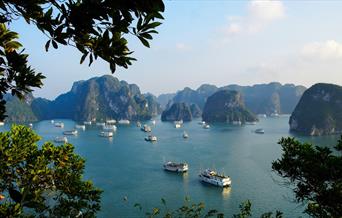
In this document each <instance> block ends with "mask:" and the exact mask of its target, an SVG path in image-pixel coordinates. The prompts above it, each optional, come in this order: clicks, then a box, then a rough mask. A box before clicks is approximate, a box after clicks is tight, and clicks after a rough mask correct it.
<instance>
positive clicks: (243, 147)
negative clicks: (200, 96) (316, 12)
mask: <svg viewBox="0 0 342 218" xmlns="http://www.w3.org/2000/svg"><path fill="white" fill-rule="evenodd" d="M288 118H289V117H288V116H283V117H280V118H265V119H261V121H260V122H259V123H258V124H257V125H246V126H232V125H228V124H212V125H211V128H210V129H203V128H201V126H200V125H198V121H193V122H189V123H185V124H184V126H183V127H182V128H180V129H176V128H174V126H173V124H172V123H162V122H161V121H160V120H157V124H156V126H155V127H153V134H154V135H156V136H157V137H158V142H157V143H150V142H146V141H144V137H145V136H146V133H144V132H142V131H140V130H139V128H138V127H136V126H135V125H134V124H132V125H129V126H122V125H121V126H118V130H117V132H116V133H115V135H114V137H113V138H112V139H107V138H101V137H99V136H98V133H99V128H97V127H95V126H92V127H90V128H88V129H87V130H86V131H79V134H78V136H70V137H68V140H69V142H70V143H72V144H73V145H74V146H75V147H76V152H77V153H78V154H80V155H81V156H83V157H84V158H86V160H87V162H86V170H85V171H86V173H85V177H86V178H87V179H91V180H93V181H94V183H95V185H96V186H97V187H99V188H101V189H103V190H104V193H103V196H102V211H101V212H100V213H99V214H98V216H99V217H141V216H143V213H142V212H140V211H139V210H138V209H136V208H134V207H133V205H134V204H135V203H140V204H141V205H142V207H143V210H145V211H146V210H151V209H152V207H157V206H161V201H160V199H161V198H164V199H165V200H166V202H167V205H168V207H169V208H171V209H172V208H178V207H179V206H181V205H182V203H183V200H184V198H185V197H186V196H189V197H190V198H191V200H192V201H193V202H205V204H206V207H208V208H215V209H217V210H219V211H221V212H224V213H225V214H226V215H227V217H231V215H232V214H235V213H237V212H238V207H239V204H240V203H241V202H243V201H245V200H247V199H249V200H251V201H252V203H253V211H254V215H259V214H261V213H262V212H267V211H271V210H272V211H275V210H277V209H278V210H281V211H283V212H284V214H285V217H298V216H304V217H305V215H304V214H302V211H303V207H302V206H300V205H298V204H295V203H293V202H292V200H293V195H292V192H291V190H290V189H289V188H288V187H286V186H284V185H282V183H281V182H282V180H281V179H280V178H279V177H277V176H276V175H275V174H274V173H273V172H272V170H271V163H272V161H274V160H276V159H277V158H279V157H280V154H281V150H280V146H279V145H278V144H277V141H278V140H279V139H280V138H281V137H282V136H289V135H290V134H289V132H288ZM62 121H63V122H64V124H65V126H64V129H60V128H56V127H54V126H53V124H51V123H50V121H42V122H38V123H34V124H33V125H34V127H33V129H34V130H35V131H36V132H37V133H38V134H39V135H41V136H42V137H43V139H42V141H45V140H53V138H54V137H55V136H58V135H61V134H62V131H64V130H70V129H72V128H73V127H74V125H75V123H74V122H73V121H70V120H62ZM8 128H9V125H5V127H0V131H3V130H6V129H8ZM256 128H263V129H265V134H264V135H260V134H255V133H253V130H255V129H256ZM184 130H186V131H187V133H188V134H189V136H190V138H189V139H183V137H182V133H183V131H184ZM299 138H300V139H301V140H306V141H311V142H314V143H317V144H320V145H331V147H332V146H333V145H334V144H336V141H337V139H338V137H337V136H327V137H299ZM168 160H172V161H186V162H187V163H188V164H189V166H190V170H189V172H188V173H186V174H184V175H181V174H174V173H168V172H165V171H163V170H162V164H163V162H165V161H168ZM208 167H209V168H214V169H216V170H217V171H220V172H224V173H225V174H226V175H229V176H230V177H231V179H232V187H231V188H228V189H227V188H226V189H222V188H217V187H213V186H209V185H205V184H203V183H201V182H199V180H198V176H197V175H198V173H199V172H200V171H201V170H204V169H205V168H208ZM125 197H126V198H127V201H124V200H123V199H124V198H125Z"/></svg>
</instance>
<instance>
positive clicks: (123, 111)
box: [32, 75, 160, 121]
mask: <svg viewBox="0 0 342 218" xmlns="http://www.w3.org/2000/svg"><path fill="white" fill-rule="evenodd" d="M32 109H33V112H34V113H35V114H36V116H37V117H38V118H39V119H53V118H66V119H73V120H77V121H84V120H94V119H96V120H105V119H109V118H110V119H129V120H146V119H151V118H152V117H153V116H155V115H157V114H158V113H159V112H160V106H159V104H158V103H157V102H156V99H155V97H154V96H152V95H149V94H147V95H146V96H145V95H143V94H141V92H140V90H139V87H138V86H137V85H135V84H128V83H127V82H125V81H119V80H118V79H117V78H115V77H112V76H109V75H106V76H102V77H95V78H92V79H89V80H87V81H78V82H75V83H74V85H73V87H72V89H71V90H70V91H69V92H68V93H65V94H62V95H60V96H58V97H57V98H56V99H55V100H54V101H49V100H46V99H42V98H38V99H35V100H34V101H33V102H32Z"/></svg>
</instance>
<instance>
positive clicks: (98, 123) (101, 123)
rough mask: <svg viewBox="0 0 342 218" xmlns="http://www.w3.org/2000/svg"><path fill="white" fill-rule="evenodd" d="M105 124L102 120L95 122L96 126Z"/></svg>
mask: <svg viewBox="0 0 342 218" xmlns="http://www.w3.org/2000/svg"><path fill="white" fill-rule="evenodd" d="M105 125H106V123H104V122H97V123H96V126H105Z"/></svg>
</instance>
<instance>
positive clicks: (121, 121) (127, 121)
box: [118, 120, 131, 125]
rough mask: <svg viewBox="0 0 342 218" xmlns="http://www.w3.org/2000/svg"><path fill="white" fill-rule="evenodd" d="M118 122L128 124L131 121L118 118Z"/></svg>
mask: <svg viewBox="0 0 342 218" xmlns="http://www.w3.org/2000/svg"><path fill="white" fill-rule="evenodd" d="M118 123H119V124H124V125H128V124H130V123H131V122H130V121H129V120H119V122H118Z"/></svg>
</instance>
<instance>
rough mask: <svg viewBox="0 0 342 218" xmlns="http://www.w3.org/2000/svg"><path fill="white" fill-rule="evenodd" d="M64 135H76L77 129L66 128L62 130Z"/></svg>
mask: <svg viewBox="0 0 342 218" xmlns="http://www.w3.org/2000/svg"><path fill="white" fill-rule="evenodd" d="M63 134H64V135H77V130H76V129H74V130H68V131H64V132H63Z"/></svg>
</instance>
